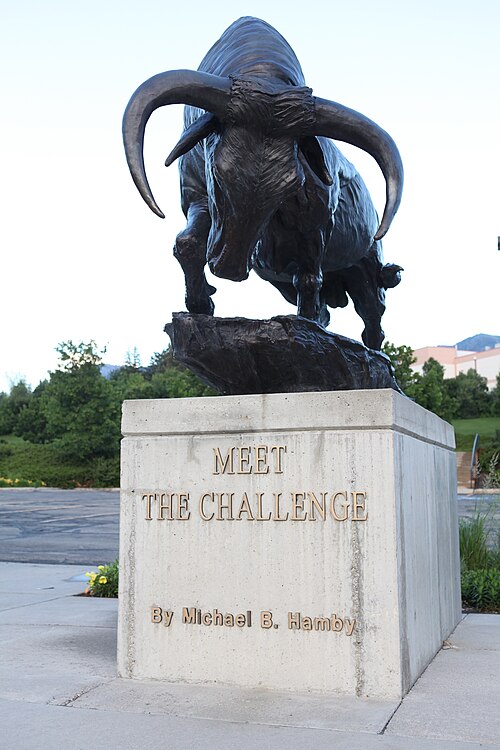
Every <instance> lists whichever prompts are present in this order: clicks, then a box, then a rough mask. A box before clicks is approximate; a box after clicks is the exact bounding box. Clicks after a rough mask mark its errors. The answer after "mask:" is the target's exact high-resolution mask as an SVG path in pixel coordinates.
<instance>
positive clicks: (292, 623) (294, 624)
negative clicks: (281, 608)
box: [288, 612, 300, 630]
mask: <svg viewBox="0 0 500 750" xmlns="http://www.w3.org/2000/svg"><path fill="white" fill-rule="evenodd" d="M288 629H289V630H300V612H295V613H294V612H289V613H288Z"/></svg>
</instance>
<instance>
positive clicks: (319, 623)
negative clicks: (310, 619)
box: [314, 617, 330, 630]
mask: <svg viewBox="0 0 500 750" xmlns="http://www.w3.org/2000/svg"><path fill="white" fill-rule="evenodd" d="M314 629H315V630H330V620H329V619H328V617H315V618H314Z"/></svg>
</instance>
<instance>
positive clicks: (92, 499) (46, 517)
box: [0, 487, 120, 565]
mask: <svg viewBox="0 0 500 750" xmlns="http://www.w3.org/2000/svg"><path fill="white" fill-rule="evenodd" d="M119 514H120V492H119V490H85V489H78V490H60V489H52V488H50V487H42V488H39V489H38V488H37V489H0V560H3V561H6V562H30V563H58V564H82V565H89V564H90V565H100V564H101V563H107V562H112V561H113V560H115V559H116V558H117V557H118V528H119Z"/></svg>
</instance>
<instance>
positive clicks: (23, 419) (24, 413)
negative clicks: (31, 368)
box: [15, 380, 49, 443]
mask: <svg viewBox="0 0 500 750" xmlns="http://www.w3.org/2000/svg"><path fill="white" fill-rule="evenodd" d="M46 386H47V381H46V380H43V381H42V382H41V383H39V384H38V385H37V387H36V388H35V390H34V391H33V394H32V397H31V399H30V400H29V402H28V403H27V404H26V405H25V406H23V408H22V409H21V411H20V412H19V416H18V418H17V422H16V427H15V433H16V435H19V436H20V437H22V438H24V440H28V441H29V442H30V443H47V442H49V435H48V432H47V417H46V415H45V409H44V401H43V394H44V391H45V387H46Z"/></svg>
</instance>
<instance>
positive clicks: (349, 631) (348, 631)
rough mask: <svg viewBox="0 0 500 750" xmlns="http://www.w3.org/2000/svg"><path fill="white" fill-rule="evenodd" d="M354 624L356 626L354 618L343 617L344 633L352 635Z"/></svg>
mask: <svg viewBox="0 0 500 750" xmlns="http://www.w3.org/2000/svg"><path fill="white" fill-rule="evenodd" d="M355 626H356V620H349V618H348V617H346V618H345V634H346V635H352V633H353V630H354V628H355Z"/></svg>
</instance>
